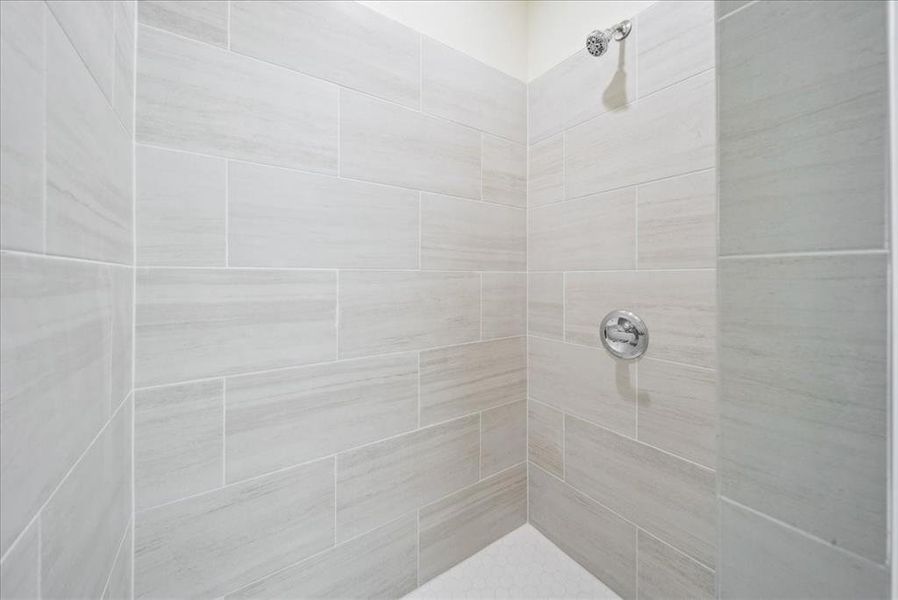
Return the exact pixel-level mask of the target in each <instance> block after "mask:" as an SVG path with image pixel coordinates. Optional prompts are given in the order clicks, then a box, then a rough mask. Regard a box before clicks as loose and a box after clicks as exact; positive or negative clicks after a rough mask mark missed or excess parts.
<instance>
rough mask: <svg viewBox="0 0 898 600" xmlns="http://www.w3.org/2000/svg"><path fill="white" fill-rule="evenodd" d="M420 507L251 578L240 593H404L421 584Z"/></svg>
mask: <svg viewBox="0 0 898 600" xmlns="http://www.w3.org/2000/svg"><path fill="white" fill-rule="evenodd" d="M417 568H418V523H417V517H416V514H415V513H410V514H407V515H404V516H402V517H400V518H398V519H396V520H395V521H392V522H390V523H387V524H386V525H384V526H382V527H378V528H377V529H375V530H373V531H371V532H369V533H365V534H363V535H361V536H359V537H357V538H355V539H353V540H350V541H348V542H346V543H344V544H340V545H338V546H336V547H334V548H332V549H330V550H327V551H325V552H323V553H321V554H319V555H318V556H315V557H313V558H310V559H308V560H305V561H303V562H301V563H299V564H297V565H296V566H293V567H289V568H287V569H284V570H282V571H278V572H277V573H275V574H273V575H271V576H270V577H267V578H265V579H263V580H262V581H259V582H257V583H254V584H251V585H249V586H247V587H245V588H243V589H241V590H239V591H237V592H234V593H233V594H228V595H227V596H226V598H227V600H237V599H238V598H246V599H249V598H271V599H272V600H274V599H277V598H287V597H290V598H401V597H402V596H404V595H405V594H407V593H409V592H410V591H412V590H413V589H415V586H417V581H418V580H417Z"/></svg>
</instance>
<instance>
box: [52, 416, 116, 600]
mask: <svg viewBox="0 0 898 600" xmlns="http://www.w3.org/2000/svg"><path fill="white" fill-rule="evenodd" d="M131 410H132V408H131V402H130V401H128V402H125V403H123V404H122V406H121V407H120V408H119V410H118V412H117V413H116V414H115V415H113V417H112V419H111V420H110V421H109V423H108V424H107V426H106V429H104V430H103V432H102V433H101V434H100V436H99V437H98V438H97V439H96V440H95V441H94V444H93V445H92V446H91V447H90V448H88V450H87V451H86V452H85V453H84V456H83V457H82V458H81V460H80V461H79V462H78V463H77V464H76V465H75V468H74V469H72V471H71V473H69V475H68V477H66V479H65V481H64V482H63V483H62V485H61V486H60V487H59V489H58V490H57V491H56V493H55V494H53V497H52V498H51V500H50V502H49V503H48V504H47V507H46V509H45V510H44V511H43V512H42V513H41V517H40V519H41V597H43V598H98V597H100V596H101V595H102V593H103V590H104V588H105V586H106V581H107V579H108V577H109V573H110V569H111V568H112V566H113V563H114V562H115V557H116V553H117V552H118V549H119V546H120V543H121V540H122V536H123V535H124V534H125V530H126V529H127V527H128V526H129V524H130V521H131V475H132V473H131Z"/></svg>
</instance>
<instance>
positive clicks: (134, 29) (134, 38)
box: [130, 0, 140, 600]
mask: <svg viewBox="0 0 898 600" xmlns="http://www.w3.org/2000/svg"><path fill="white" fill-rule="evenodd" d="M132 6H133V14H132V15H131V423H130V425H131V548H130V550H131V573H130V575H131V582H130V592H131V598H132V600H133V598H134V592H135V580H136V577H135V575H136V572H137V567H136V565H137V554H136V549H137V470H136V465H137V461H136V454H135V450H136V448H137V444H136V433H137V392H136V391H135V384H136V382H137V75H138V71H137V68H138V63H137V51H138V47H137V45H138V43H139V42H140V39H139V37H138V28H139V27H138V22H137V17H138V11H139V10H140V6H139V4H138V2H137V0H134V2H133V5H132Z"/></svg>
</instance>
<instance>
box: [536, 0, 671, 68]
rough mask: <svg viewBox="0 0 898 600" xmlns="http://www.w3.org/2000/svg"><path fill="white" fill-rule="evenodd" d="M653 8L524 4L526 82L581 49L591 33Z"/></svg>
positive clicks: (629, 1)
mask: <svg viewBox="0 0 898 600" xmlns="http://www.w3.org/2000/svg"><path fill="white" fill-rule="evenodd" d="M652 4H654V1H651V0H604V1H592V2H590V1H572V0H568V1H565V2H558V1H557V0H556V1H553V0H531V1H530V2H527V5H528V21H529V23H528V31H527V81H530V80H532V79H535V78H537V77H539V76H540V75H542V74H543V73H545V72H546V71H548V70H549V69H551V68H552V67H554V66H555V65H557V64H558V63H560V62H561V61H563V60H564V59H565V58H567V57H569V56H570V55H572V54H574V53H575V52H577V51H578V50H580V49H581V48H583V47H584V46H585V44H586V36H588V35H589V32H590V31H592V30H593V29H607V28H608V27H610V26H612V25H614V24H615V23H617V22H618V21H622V20H623V19H629V18H632V17H633V16H635V15H636V13H638V12H639V11H641V10H643V9H645V8H647V7H649V6H651V5H652Z"/></svg>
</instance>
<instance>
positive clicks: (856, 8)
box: [719, 1, 889, 254]
mask: <svg viewBox="0 0 898 600" xmlns="http://www.w3.org/2000/svg"><path fill="white" fill-rule="evenodd" d="M887 22H888V18H887V15H886V4H884V3H882V2H849V1H838V2H761V3H758V5H756V6H752V7H750V9H748V8H747V9H746V10H743V11H740V12H739V13H738V14H737V15H734V16H733V17H731V18H727V19H725V20H724V21H722V22H721V23H720V35H719V37H720V53H719V55H720V68H719V71H720V85H719V89H720V101H719V105H720V123H721V130H720V140H721V145H720V210H721V215H722V216H723V218H721V220H720V242H721V254H755V253H775V252H792V251H818V250H846V249H868V248H883V247H885V243H886V242H885V240H886V211H885V208H886V202H887V197H888V191H887V189H886V185H887V181H888V174H887V171H886V169H887V165H888V158H887V153H888V139H887V132H888V106H887V105H888V81H889V78H888V57H887V54H888V43H887V42H888V33H887V31H886V30H887ZM793 24H794V26H793ZM834 30H838V31H839V32H840V35H842V36H844V38H845V39H856V40H857V44H856V45H855V47H854V51H853V52H851V53H845V52H842V50H841V49H840V48H839V47H838V45H837V44H821V43H820V40H821V39H824V38H825V36H827V35H830V32H832V31H834ZM761 40H763V42H762V41H761Z"/></svg>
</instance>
